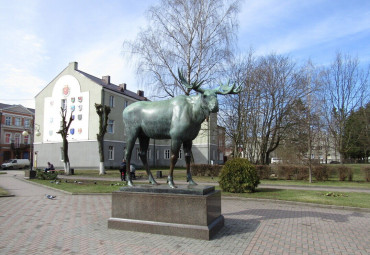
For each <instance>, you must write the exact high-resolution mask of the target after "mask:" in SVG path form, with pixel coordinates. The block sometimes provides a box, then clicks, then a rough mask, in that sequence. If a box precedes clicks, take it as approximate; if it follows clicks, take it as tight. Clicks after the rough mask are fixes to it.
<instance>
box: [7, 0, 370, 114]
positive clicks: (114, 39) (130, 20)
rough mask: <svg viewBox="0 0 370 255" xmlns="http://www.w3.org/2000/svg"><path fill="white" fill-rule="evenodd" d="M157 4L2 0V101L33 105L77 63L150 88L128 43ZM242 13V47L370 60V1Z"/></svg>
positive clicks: (250, 8) (327, 0) (283, 5)
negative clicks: (340, 54)
mask: <svg viewBox="0 0 370 255" xmlns="http://www.w3.org/2000/svg"><path fill="white" fill-rule="evenodd" d="M156 2H158V1H155V0H151V1H150V0H140V1H139V0H109V1H103V0H0V31H1V40H0V49H1V50H0V59H1V61H0V91H1V94H0V103H4V104H21V105H23V106H25V107H31V108H33V107H34V106H35V103H34V98H35V96H36V95H37V94H38V93H39V92H40V91H41V90H42V89H43V88H44V87H46V86H47V85H48V84H49V83H50V82H51V81H52V80H53V79H54V78H55V77H56V76H57V75H58V74H59V73H60V72H61V71H62V70H63V69H64V68H66V67H67V66H68V64H69V63H70V62H74V61H76V62H78V68H79V69H80V70H82V71H85V72H87V73H89V74H91V75H94V76H97V77H102V76H104V75H110V76H111V82H112V83H114V84H117V85H118V84H120V83H126V84H127V88H128V89H129V90H132V91H135V92H136V91H137V90H138V89H142V90H144V91H145V84H141V83H140V79H138V77H136V74H135V67H134V66H133V64H132V61H130V59H129V58H128V57H127V56H125V54H124V53H123V51H122V43H123V42H124V41H125V40H133V39H135V37H136V34H137V33H138V31H139V30H140V28H143V27H145V24H146V23H147V20H146V16H145V12H146V10H147V9H148V8H149V6H150V5H152V4H154V3H156ZM238 18H239V30H238V42H237V44H238V48H239V51H240V52H242V53H243V52H245V53H247V52H248V51H249V49H250V48H253V50H254V52H255V54H256V55H265V54H270V53H276V54H284V55H288V56H290V57H291V58H292V59H293V60H294V61H296V62H297V63H303V62H305V61H307V60H308V59H310V60H311V61H312V62H313V63H314V64H317V65H328V64H330V63H331V62H332V61H333V60H334V56H335V54H336V52H338V51H341V52H343V53H346V54H351V55H352V56H355V57H358V58H359V60H360V62H361V64H362V65H363V66H367V65H369V64H370V1H368V0H353V1H348V0H306V1H299V0H245V1H244V3H243V4H242V6H241V10H240V13H239V16H238ZM145 95H146V96H150V92H148V91H145Z"/></svg>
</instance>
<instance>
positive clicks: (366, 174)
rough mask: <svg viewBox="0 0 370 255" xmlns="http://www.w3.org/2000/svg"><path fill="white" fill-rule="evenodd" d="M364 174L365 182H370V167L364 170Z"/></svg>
mask: <svg viewBox="0 0 370 255" xmlns="http://www.w3.org/2000/svg"><path fill="white" fill-rule="evenodd" d="M362 172H363V173H364V178H365V181H367V182H370V166H366V167H364V168H362Z"/></svg>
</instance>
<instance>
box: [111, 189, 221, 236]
mask: <svg viewBox="0 0 370 255" xmlns="http://www.w3.org/2000/svg"><path fill="white" fill-rule="evenodd" d="M223 225H224V217H223V216H222V215H221V192H220V191H216V190H215V188H214V186H202V185H177V188H176V189H171V188H169V187H168V186H167V185H158V186H157V185H137V186H134V187H123V188H121V189H120V191H116V192H113V193H112V217H111V218H109V220H108V228H111V229H120V230H128V231H138V232H146V233H153V234H162V235H173V236H182V237H190V238H195V239H203V240H210V239H211V237H212V236H214V235H215V234H216V233H217V232H218V231H219V230H220V229H221V228H222V227H223Z"/></svg>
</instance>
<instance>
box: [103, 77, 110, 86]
mask: <svg viewBox="0 0 370 255" xmlns="http://www.w3.org/2000/svg"><path fill="white" fill-rule="evenodd" d="M101 80H102V82H103V84H104V85H109V84H110V76H109V75H106V76H103V77H102V79H101Z"/></svg>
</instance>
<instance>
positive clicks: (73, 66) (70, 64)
mask: <svg viewBox="0 0 370 255" xmlns="http://www.w3.org/2000/svg"><path fill="white" fill-rule="evenodd" d="M69 68H72V69H73V70H78V63H77V62H71V63H69Z"/></svg>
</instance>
